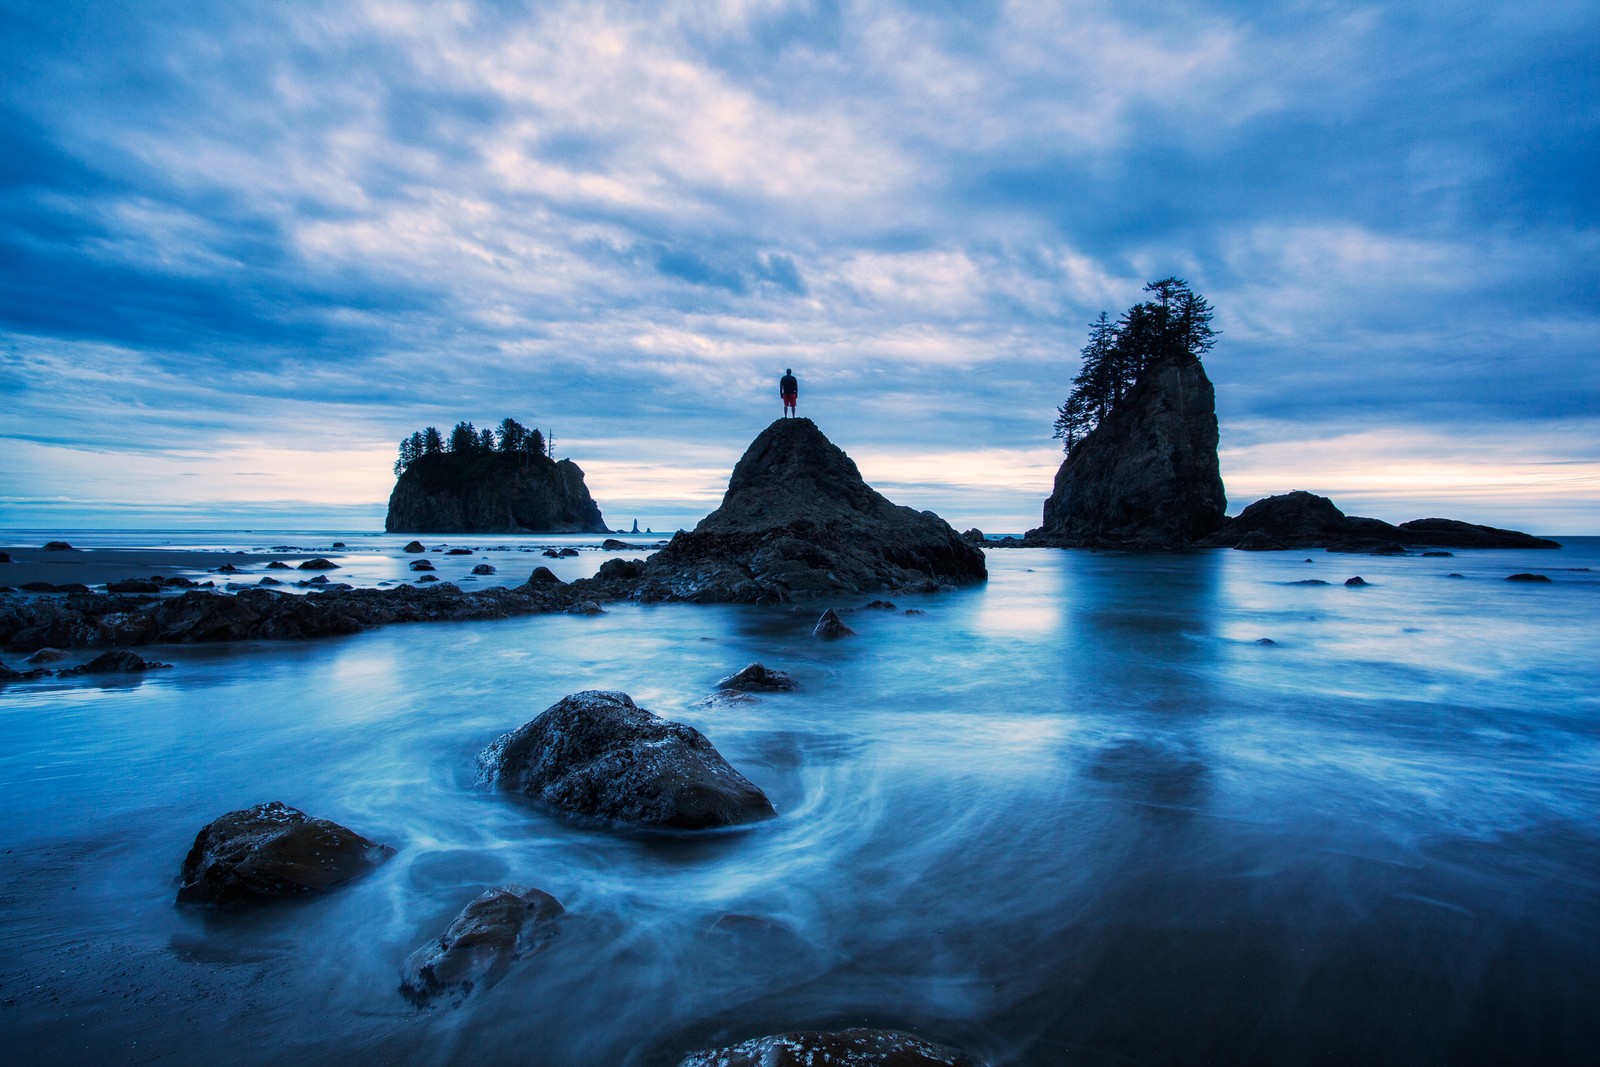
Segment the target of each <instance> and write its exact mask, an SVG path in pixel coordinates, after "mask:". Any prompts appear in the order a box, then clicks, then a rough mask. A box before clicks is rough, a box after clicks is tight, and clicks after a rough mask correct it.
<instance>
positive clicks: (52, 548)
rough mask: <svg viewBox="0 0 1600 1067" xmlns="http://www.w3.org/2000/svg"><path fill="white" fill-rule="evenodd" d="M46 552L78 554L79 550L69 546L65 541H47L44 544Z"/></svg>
mask: <svg viewBox="0 0 1600 1067" xmlns="http://www.w3.org/2000/svg"><path fill="white" fill-rule="evenodd" d="M44 550H45V551H46V552H76V551H77V549H75V548H73V547H72V546H71V545H69V544H67V543H66V542H65V541H46V542H45V543H44Z"/></svg>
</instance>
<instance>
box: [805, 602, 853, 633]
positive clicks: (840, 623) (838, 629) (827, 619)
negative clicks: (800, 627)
mask: <svg viewBox="0 0 1600 1067" xmlns="http://www.w3.org/2000/svg"><path fill="white" fill-rule="evenodd" d="M811 633H812V636H814V637H827V638H834V637H850V636H852V635H854V634H855V631H854V630H852V629H850V627H848V626H846V625H845V624H844V620H842V619H840V618H839V613H838V612H837V611H834V610H833V609H832V608H829V609H828V610H827V611H824V612H823V613H822V618H820V619H818V620H817V625H816V626H815V627H813V628H812V630H811Z"/></svg>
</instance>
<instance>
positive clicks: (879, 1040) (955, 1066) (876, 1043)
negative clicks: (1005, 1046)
mask: <svg viewBox="0 0 1600 1067" xmlns="http://www.w3.org/2000/svg"><path fill="white" fill-rule="evenodd" d="M678 1067H986V1065H985V1063H984V1061H982V1060H980V1059H978V1058H977V1057H975V1056H971V1055H968V1054H967V1053H965V1052H962V1051H961V1050H959V1049H953V1048H949V1047H947V1046H944V1045H936V1044H933V1043H932V1042H929V1041H924V1040H923V1039H922V1038H920V1037H915V1036H913V1035H911V1034H905V1033H900V1032H899V1031H895V1030H867V1029H851V1030H832V1031H823V1030H810V1031H796V1032H794V1033H788V1034H773V1035H771V1036H769V1037H757V1038H752V1039H751V1040H749V1041H742V1042H740V1043H739V1044H737V1045H730V1046H728V1047H727V1048H720V1049H711V1050H709V1051H705V1052H694V1053H690V1054H689V1055H688V1056H686V1057H685V1058H684V1059H683V1060H682V1061H681V1062H680V1063H679V1064H678Z"/></svg>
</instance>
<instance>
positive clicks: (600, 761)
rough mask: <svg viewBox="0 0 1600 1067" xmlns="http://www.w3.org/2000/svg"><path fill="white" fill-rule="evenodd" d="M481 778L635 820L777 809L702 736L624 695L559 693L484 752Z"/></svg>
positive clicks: (685, 821)
mask: <svg viewBox="0 0 1600 1067" xmlns="http://www.w3.org/2000/svg"><path fill="white" fill-rule="evenodd" d="M478 777H479V781H480V782H482V783H483V784H485V785H489V786H492V787H495V788H498V789H503V790H508V791H510V792H515V793H519V794H521V795H522V796H525V797H528V798H529V799H531V800H536V801H539V802H540V803H543V804H546V805H548V806H550V807H552V808H556V809H558V810H561V811H566V812H570V813H572V814H575V815H586V816H593V817H598V818H603V819H611V820H615V821H617V822H621V823H627V824H632V825H636V826H648V827H658V828H663V829H674V830H703V829H711V828H713V827H719V826H734V825H738V824H740V823H747V822H754V821H756V820H758V819H770V818H772V817H773V815H774V814H775V813H774V812H773V810H772V802H771V801H769V800H768V799H767V797H766V794H765V793H763V792H762V791H761V790H760V789H758V788H756V787H755V786H754V785H752V784H751V783H750V781H749V780H748V779H746V778H745V777H744V775H742V774H740V773H739V772H738V771H736V770H734V769H733V767H731V766H730V765H729V764H728V761H727V760H725V759H723V758H722V754H721V753H719V752H718V751H717V750H716V749H715V748H714V747H712V744H711V742H710V741H708V740H706V738H705V735H704V734H702V733H700V731H698V730H696V729H695V728H694V727H692V726H687V725H685V724H683V723H679V722H672V721H670V720H668V719H663V718H661V717H660V716H659V715H656V714H654V713H653V712H651V711H648V710H647V709H645V708H641V707H639V706H638V705H637V704H635V703H634V702H633V699H632V698H631V697H629V696H628V694H626V693H607V692H600V691H597V690H588V691H585V692H582V693H574V694H573V695H571V696H568V697H563V698H562V699H561V700H559V701H557V702H556V703H554V704H552V705H551V706H550V707H549V708H547V709H545V711H544V712H543V713H542V714H541V715H539V717H538V718H536V719H533V720H532V721H531V722H528V723H525V724H524V725H523V726H521V727H520V728H519V729H517V730H514V731H512V732H511V733H508V734H504V735H502V736H501V737H499V738H497V739H496V740H495V742H494V743H493V744H491V745H490V746H489V747H488V748H485V749H484V750H483V751H482V752H481V753H479V755H478Z"/></svg>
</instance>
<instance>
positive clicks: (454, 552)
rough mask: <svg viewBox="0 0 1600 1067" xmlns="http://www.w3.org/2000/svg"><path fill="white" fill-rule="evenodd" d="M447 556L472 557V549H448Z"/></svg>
mask: <svg viewBox="0 0 1600 1067" xmlns="http://www.w3.org/2000/svg"><path fill="white" fill-rule="evenodd" d="M445 555H447V556H470V555H472V549H470V548H451V549H446V550H445Z"/></svg>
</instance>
